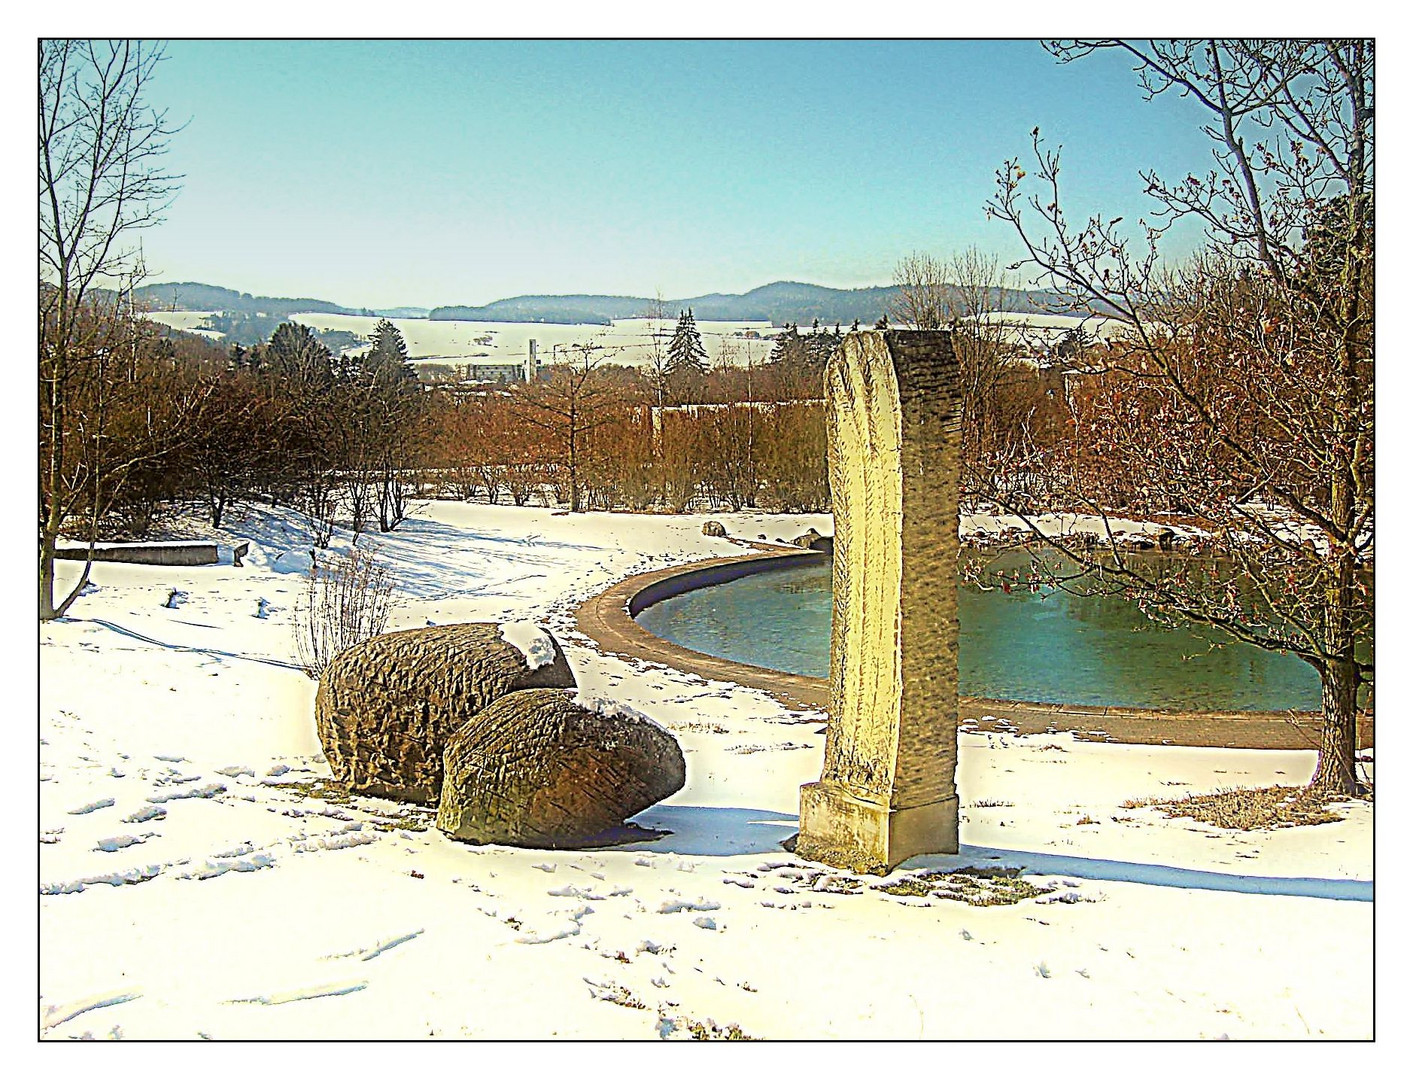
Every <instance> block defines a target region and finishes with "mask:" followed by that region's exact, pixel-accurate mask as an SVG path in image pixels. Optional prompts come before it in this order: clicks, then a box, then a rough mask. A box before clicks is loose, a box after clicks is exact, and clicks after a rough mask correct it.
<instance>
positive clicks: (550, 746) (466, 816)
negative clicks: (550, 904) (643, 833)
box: [437, 690, 687, 847]
mask: <svg viewBox="0 0 1413 1080" xmlns="http://www.w3.org/2000/svg"><path fill="white" fill-rule="evenodd" d="M614 711H615V710H614V709H613V708H612V707H604V706H598V705H594V706H593V707H589V708H586V707H584V706H583V705H581V704H578V703H576V702H575V700H574V695H573V694H571V693H568V692H566V691H563V690H522V691H519V692H517V693H513V694H507V695H505V696H504V697H502V698H500V699H499V700H497V701H496V702H495V703H494V704H492V705H490V706H489V707H487V708H486V709H485V710H483V711H482V712H480V713H478V714H477V715H476V716H475V717H473V718H472V719H471V720H469V721H467V722H466V723H465V724H464V725H462V727H460V728H459V729H458V730H457V731H456V733H455V734H454V735H453V736H452V737H451V739H450V741H449V742H448V743H447V748H446V770H445V779H444V781H443V783H442V799H441V805H440V806H439V808H438V810H437V828H439V829H441V830H442V832H444V833H446V834H447V835H448V836H451V837H454V838H456V839H458V840H466V841H470V842H471V843H476V844H518V845H522V846H530V847H573V846H576V845H579V844H582V843H583V842H584V841H586V840H589V839H591V838H594V837H597V836H600V835H601V834H603V833H606V832H608V831H610V830H613V829H616V828H618V827H619V826H621V825H622V824H623V822H624V819H625V818H630V817H632V816H633V815H634V814H637V813H640V812H642V811H643V810H646V809H647V808H648V807H650V806H652V805H653V804H654V803H657V802H660V801H662V800H663V799H665V798H667V797H668V796H669V795H671V794H672V793H673V792H675V791H678V790H680V789H681V787H682V785H683V784H684V783H686V780H687V765H686V761H685V759H684V758H683V757H682V748H681V747H680V746H678V745H677V740H676V739H675V738H673V737H672V735H670V734H669V733H668V732H667V731H665V730H663V729H662V728H661V727H659V726H658V725H657V724H655V723H653V721H651V720H649V719H647V718H646V717H643V716H639V715H637V714H634V713H632V712H631V711H630V710H621V709H620V710H617V711H618V712H619V715H605V713H613V712H614Z"/></svg>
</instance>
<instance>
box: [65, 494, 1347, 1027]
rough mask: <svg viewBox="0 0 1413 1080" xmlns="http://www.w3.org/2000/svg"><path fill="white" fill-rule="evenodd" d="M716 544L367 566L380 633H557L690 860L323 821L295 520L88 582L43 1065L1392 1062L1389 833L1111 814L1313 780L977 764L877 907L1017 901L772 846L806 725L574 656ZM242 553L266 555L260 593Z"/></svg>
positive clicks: (436, 553)
mask: <svg viewBox="0 0 1413 1080" xmlns="http://www.w3.org/2000/svg"><path fill="white" fill-rule="evenodd" d="M712 516H713V517H715V518H717V519H718V520H721V521H722V522H723V523H724V524H725V525H726V526H727V528H728V530H729V531H730V532H731V533H732V535H739V536H744V537H748V538H754V537H755V536H756V535H757V534H759V533H765V534H767V535H768V536H770V537H772V538H774V537H776V536H783V537H786V538H787V539H788V538H789V537H793V536H795V535H798V534H799V533H801V532H804V531H805V530H806V529H807V528H809V527H810V526H814V527H816V528H819V529H820V531H822V532H828V531H830V529H829V527H828V519H827V517H823V516H818V515H816V516H802V517H789V518H786V517H777V516H769V515H756V514H718V515H712ZM704 520H706V518H705V516H702V515H689V516H682V517H672V516H652V515H637V516H634V515H621V514H600V513H590V514H580V515H573V516H570V515H566V514H557V513H554V512H552V511H549V510H545V509H537V508H512V507H487V506H484V505H468V504H462V503H449V502H448V503H443V502H437V503H432V504H430V505H429V506H427V507H426V508H425V509H423V510H421V511H419V512H418V513H417V514H416V515H415V516H414V517H413V518H412V519H410V520H409V521H407V522H406V523H405V524H404V525H403V526H402V527H400V528H399V529H398V530H397V532H396V533H394V534H391V535H389V536H386V537H379V536H370V537H367V538H366V539H365V540H364V541H362V542H361V543H371V544H376V545H377V546H378V548H379V550H380V553H381V555H382V557H383V558H384V559H386V560H387V562H388V563H389V565H390V566H391V567H392V570H393V572H394V574H395V575H396V576H397V578H398V580H399V581H400V583H401V585H400V598H401V605H400V607H399V608H398V610H397V612H396V614H395V616H394V623H393V626H392V628H393V629H397V628H403V627H412V626H425V625H428V624H429V623H438V624H440V623H449V622H456V621H462V620H471V619H474V620H488V621H497V622H520V621H534V622H537V623H539V624H541V625H544V626H547V627H549V628H550V629H551V630H552V631H553V632H554V633H555V634H556V635H557V636H558V637H559V639H560V641H561V642H562V643H563V644H564V646H565V651H566V653H567V655H568V658H569V661H570V664H571V666H572V667H573V669H574V671H575V673H576V675H577V677H578V679H579V682H580V685H581V687H583V688H584V690H585V692H586V694H588V695H591V696H595V697H597V698H600V699H611V700H615V701H619V702H622V703H623V704H624V705H626V706H628V707H630V708H632V709H636V710H639V711H641V712H642V713H644V714H646V715H648V716H650V717H651V718H653V719H654V720H656V721H657V722H659V723H661V724H662V725H663V726H665V727H666V728H668V729H669V730H670V731H672V732H673V733H674V734H675V735H676V736H677V738H678V739H679V740H680V742H681V744H682V746H683V749H684V751H685V753H686V759H687V785H686V787H685V788H684V789H683V790H682V791H680V792H679V793H677V794H676V795H674V796H673V797H672V798H670V799H668V800H667V801H666V802H665V803H663V804H661V805H659V806H657V807H654V808H652V809H651V810H649V811H647V812H645V813H644V814H642V815H640V817H639V818H638V819H637V820H638V821H639V822H640V823H642V824H644V825H647V826H655V827H659V828H666V829H670V830H672V832H671V835H669V836H667V837H666V838H664V839H661V840H657V841H655V842H652V843H648V844H639V845H635V846H633V847H629V848H615V849H605V850H594V851H579V852H562V851H561V852H552V851H533V850H522V849H513V848H507V847H480V848H478V847H470V846H466V845H463V844H460V843H457V842H454V841H452V840H449V839H447V838H446V837H444V836H442V835H441V834H440V833H438V832H437V831H436V829H435V828H434V827H429V825H430V819H431V817H432V815H431V814H430V813H428V812H425V811H420V810H417V809H414V808H408V807H403V806H398V805H396V804H393V803H389V802H383V801H379V800H372V799H354V800H352V801H351V802H340V801H338V800H326V799H324V798H321V797H320V788H319V782H320V781H321V780H323V779H325V778H327V777H328V776H329V771H328V768H327V766H326V765H325V763H324V761H323V759H322V757H321V755H320V747H319V743H318V739H317V737H316V735H315V729H314V719H313V701H314V690H315V684H314V683H313V682H311V681H310V680H309V679H307V678H306V677H305V676H304V675H303V674H302V673H301V672H300V671H298V670H297V668H296V667H295V657H294V647H293V643H292V638H291V615H292V612H293V608H294V601H295V598H296V596H297V595H298V593H299V591H300V588H301V583H302V578H301V572H302V571H303V570H304V569H305V568H306V567H307V565H308V558H309V556H308V551H307V548H308V542H307V538H306V537H305V535H304V534H303V533H302V531H301V530H300V528H299V526H298V525H297V523H295V522H294V521H293V520H292V519H290V518H288V517H286V516H283V515H282V514H271V513H268V512H259V511H251V512H250V513H248V514H247V515H246V517H245V519H244V520H240V519H239V518H237V519H236V520H234V521H233V522H232V523H231V524H230V526H229V527H228V529H227V530H225V531H223V532H220V533H219V534H217V538H218V539H219V540H220V541H221V543H222V544H223V547H222V561H221V563H220V565H217V566H207V567H158V566H129V565H118V564H99V565H96V566H95V567H94V568H93V580H94V584H93V586H92V587H91V589H90V590H89V592H88V593H87V594H86V595H85V596H83V597H82V598H80V599H79V600H78V601H77V603H76V604H75V605H74V607H73V608H72V609H71V611H70V613H69V617H68V618H66V619H64V620H62V621H59V622H56V623H52V624H48V625H45V626H42V627H41V629H40V687H39V721H40V724H39V734H40V739H41V742H40V746H39V765H40V768H39V777H40V782H39V830H40V836H39V840H40V860H39V882H38V887H39V891H40V894H41V895H40V900H39V910H40V922H39V931H40V933H39V947H40V952H39V993H40V1000H39V1003H38V1005H39V1025H40V1029H41V1031H42V1034H43V1035H44V1036H45V1037H47V1038H54V1039H66V1038H83V1037H93V1038H108V1037H127V1038H147V1039H196V1038H214V1039H222V1038H225V1039H230V1038H245V1039H251V1038H258V1039H266V1038H274V1039H295V1038H298V1039H311V1038H315V1039H368V1038H399V1039H401V1038H412V1039H416V1038H422V1037H428V1036H433V1037H435V1036H441V1037H448V1038H468V1037H469V1038H549V1037H560V1038H636V1039H652V1038H657V1037H659V1036H661V1037H668V1038H690V1037H692V1035H693V1034H694V1033H695V1034H720V1033H726V1032H729V1031H730V1030H731V1029H732V1026H733V1025H734V1026H735V1027H736V1028H738V1029H739V1030H740V1032H741V1033H743V1034H745V1035H749V1036H756V1037H764V1038H774V1039H783V1038H794V1039H800V1038H848V1039H859V1038H864V1039H868V1038H902V1039H913V1038H930V1039H1015V1038H1056V1039H1070V1038H1101V1039H1115V1038H1117V1039H1147V1038H1171V1039H1196V1038H1223V1037H1230V1038H1234V1039H1240V1038H1276V1039H1284V1038H1298V1039H1303V1038H1306V1037H1307V1036H1309V1037H1315V1038H1367V1037H1370V1036H1371V1035H1372V1033H1373V966H1374V961H1373V917H1374V910H1373V909H1374V905H1373V904H1372V903H1370V902H1369V901H1370V899H1371V896H1372V878H1373V868H1372V860H1373V851H1372V808H1371V806H1370V805H1369V804H1355V805H1351V806H1349V807H1348V808H1347V810H1346V818H1345V820H1344V821H1343V822H1341V823H1338V824H1326V825H1319V826H1313V827H1303V828H1296V829H1284V830H1279V831H1275V832H1268V833H1234V832H1226V831H1223V830H1219V829H1216V828H1210V827H1207V826H1203V825H1198V824H1196V823H1194V822H1192V821H1191V820H1188V819H1183V818H1178V819H1165V818H1163V817H1162V816H1161V814H1160V813H1158V812H1157V811H1155V810H1151V809H1139V810H1133V809H1124V808H1123V806H1122V803H1123V802H1124V801H1125V800H1126V799H1132V798H1142V797H1148V796H1172V795H1181V794H1184V793H1188V792H1198V791H1210V790H1215V789H1218V788H1223V787H1233V786H1239V785H1252V786H1255V785H1266V784H1272V783H1285V784H1300V783H1303V782H1304V781H1305V780H1306V779H1307V778H1308V776H1309V774H1310V772H1311V769H1312V767H1313V764H1314V755H1313V754H1312V753H1304V752H1277V751H1230V750H1225V751H1224V750H1200V749H1187V748H1181V747H1130V746H1118V745H1102V744H1093V743H1084V742H1076V741H1073V740H1072V739H1071V738H1070V737H1069V736H1068V735H1046V736H1033V737H1010V736H999V735H990V736H988V735H974V734H965V735H963V736H962V749H961V764H960V770H959V775H958V786H959V789H960V797H961V805H962V814H963V821H962V843H963V849H962V853H961V854H960V855H958V856H953V857H936V856H930V857H924V858H921V859H916V860H913V861H911V862H909V863H907V864H905V865H904V866H903V867H902V868H900V869H899V870H898V871H895V873H894V874H893V875H891V876H890V878H889V879H887V880H888V881H889V882H896V881H898V880H901V879H908V878H911V877H913V876H915V875H916V874H917V873H918V871H919V870H921V869H926V868H960V867H967V866H973V867H976V866H980V867H998V866H1019V867H1024V868H1025V880H1026V881H1028V882H1030V883H1031V884H1033V885H1036V886H1039V887H1043V888H1049V889H1052V891H1049V892H1046V893H1044V894H1043V895H1040V896H1038V897H1036V898H1032V899H1027V900H1022V901H1021V902H1019V903H1015V904H1008V905H1000V906H992V907H981V906H977V907H974V906H968V905H967V904H964V903H961V902H957V901H950V900H942V899H937V898H932V897H920V896H909V895H895V894H891V893H888V892H884V891H881V890H878V889H875V888H873V887H872V886H873V885H876V884H879V883H880V882H879V879H853V878H852V877H851V876H850V875H843V874H838V873H835V872H832V871H828V870H827V868H824V867H821V866H818V865H815V864H810V863H807V862H805V861H804V860H801V859H798V858H796V857H794V856H792V855H790V854H788V853H787V852H785V851H784V850H782V849H781V848H780V847H779V844H780V841H782V840H783V839H785V838H786V837H788V836H789V835H791V834H792V833H793V832H794V831H795V828H796V820H795V818H796V812H797V809H798V798H799V795H798V790H799V786H800V784H802V783H805V782H807V781H809V780H812V779H815V778H817V777H818V775H819V770H820V764H821V755H822V747H823V736H822V735H821V734H820V731H821V720H822V717H821V715H820V714H819V713H817V712H814V713H796V712H791V711H789V710H787V709H785V708H783V707H782V706H781V705H779V704H778V703H777V702H775V701H774V700H773V699H772V698H770V697H769V696H768V695H766V694H764V693H762V692H759V691H755V690H749V689H744V688H741V687H736V686H731V685H728V684H721V683H712V682H707V681H704V680H702V679H700V678H698V677H695V676H690V675H684V674H680V673H677V672H675V671H672V670H668V669H664V668H662V667H659V666H653V665H648V664H644V663H641V662H636V661H632V660H628V659H621V658H617V657H610V656H603V655H600V654H599V653H598V652H596V651H595V650H594V649H592V648H590V647H589V646H588V645H587V643H586V642H585V641H584V640H583V639H582V638H579V637H577V636H576V635H575V634H574V633H573V632H572V625H573V623H572V612H573V610H574V608H575V607H576V606H577V604H578V602H579V601H581V600H582V599H584V598H586V597H588V596H591V595H593V594H595V593H597V592H598V591H600V590H602V589H603V588H605V587H607V586H608V585H610V584H611V583H613V582H614V581H617V580H619V579H621V578H623V577H625V576H627V575H629V574H633V573H637V572H640V571H644V570H648V569H653V568H656V567H661V566H666V565H669V564H676V563H682V562H687V561H691V560H694V559H698V558H704V557H710V556H716V555H726V554H732V553H736V552H738V551H739V550H740V549H739V548H738V547H736V546H735V545H733V544H731V543H730V542H729V541H727V540H722V539H716V538H712V537H706V536H703V535H702V532H701V527H702V523H703V521H704ZM189 535H192V536H209V535H211V533H210V531H209V530H206V529H204V528H194V529H193V530H192V531H191V533H190V534H189ZM237 539H249V540H250V541H252V543H251V547H250V554H249V555H248V556H247V557H246V559H245V560H244V562H245V565H244V566H242V567H235V566H232V565H231V560H230V547H229V545H230V544H231V543H232V541H234V540H237ZM344 540H345V542H346V538H344ZM77 570H78V567H77V566H76V565H74V564H61V566H60V573H61V575H64V576H65V577H64V580H69V581H71V580H73V577H72V575H74V574H76V573H77ZM173 589H177V590H179V591H180V593H181V594H184V596H183V597H182V598H179V602H178V606H176V607H174V608H169V607H165V606H163V605H164V604H165V603H166V602H167V600H168V597H169V596H170V595H171V592H172V590H173ZM262 612H263V613H264V617H260V616H261V613H262Z"/></svg>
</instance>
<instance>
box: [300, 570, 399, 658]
mask: <svg viewBox="0 0 1413 1080" xmlns="http://www.w3.org/2000/svg"><path fill="white" fill-rule="evenodd" d="M394 585H395V582H394V580H393V577H392V575H391V574H390V573H389V572H388V570H387V568H386V567H385V566H383V565H382V564H381V563H380V562H379V561H378V559H377V556H376V555H375V554H374V553H373V552H372V551H370V550H363V549H359V548H354V549H353V550H352V551H350V552H349V553H348V555H346V556H345V555H336V554H332V553H329V554H324V555H318V556H316V557H315V559H314V561H313V562H312V563H310V565H309V574H308V576H307V577H306V579H305V590H304V594H303V595H302V596H301V597H300V598H299V599H298V600H297V601H296V602H295V613H294V644H295V651H296V652H297V654H298V656H299V662H300V664H302V665H303V668H304V673H305V674H306V675H308V676H309V677H310V678H311V679H317V678H319V677H320V676H321V675H323V673H324V671H325V669H327V668H328V666H329V664H330V663H331V662H332V661H333V659H334V657H335V656H337V655H338V654H339V653H341V652H342V651H343V650H344V649H347V648H348V647H349V646H351V645H357V644H358V643H359V642H360V641H367V640H368V639H369V638H372V637H377V636H378V635H379V634H381V633H382V632H383V631H384V630H385V629H386V628H387V625H388V617H389V616H390V615H391V614H392V609H393V606H394V600H393V587H394Z"/></svg>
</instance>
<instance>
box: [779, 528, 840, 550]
mask: <svg viewBox="0 0 1413 1080" xmlns="http://www.w3.org/2000/svg"><path fill="white" fill-rule="evenodd" d="M790 543H792V544H794V545H795V546H796V547H799V548H809V549H810V550H811V551H830V552H832V551H833V550H834V537H832V536H821V535H820V534H819V532H818V531H817V530H815V529H810V530H809V532H805V533H801V534H800V535H799V536H797V537H795V539H793V540H791V541H790Z"/></svg>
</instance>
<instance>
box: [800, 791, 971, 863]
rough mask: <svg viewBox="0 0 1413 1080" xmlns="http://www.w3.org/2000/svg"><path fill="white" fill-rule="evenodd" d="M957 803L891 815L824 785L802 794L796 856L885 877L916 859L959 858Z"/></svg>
mask: <svg viewBox="0 0 1413 1080" xmlns="http://www.w3.org/2000/svg"><path fill="white" fill-rule="evenodd" d="M958 847H959V837H958V832H957V798H956V796H955V795H954V796H952V797H951V798H949V799H943V800H941V801H940V802H934V803H927V804H926V805H924V806H909V807H905V808H901V809H890V808H889V807H887V806H883V805H881V804H879V803H873V802H866V801H865V800H863V799H860V798H859V797H858V796H856V795H854V794H852V793H851V792H849V791H847V790H846V789H844V788H842V787H840V786H838V785H837V784H831V783H829V782H828V781H826V780H820V781H816V782H815V783H813V784H805V785H804V786H803V787H801V788H800V838H799V840H798V841H796V845H795V854H796V855H799V856H800V857H801V858H804V859H811V860H813V861H815V862H822V863H828V864H829V865H830V866H838V867H842V868H845V869H849V870H853V871H855V872H856V873H861V874H886V873H888V871H890V870H892V869H893V867H895V866H897V865H898V864H899V863H900V862H902V861H903V860H904V859H910V858H912V856H914V855H955V854H956V853H957V850H958Z"/></svg>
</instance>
